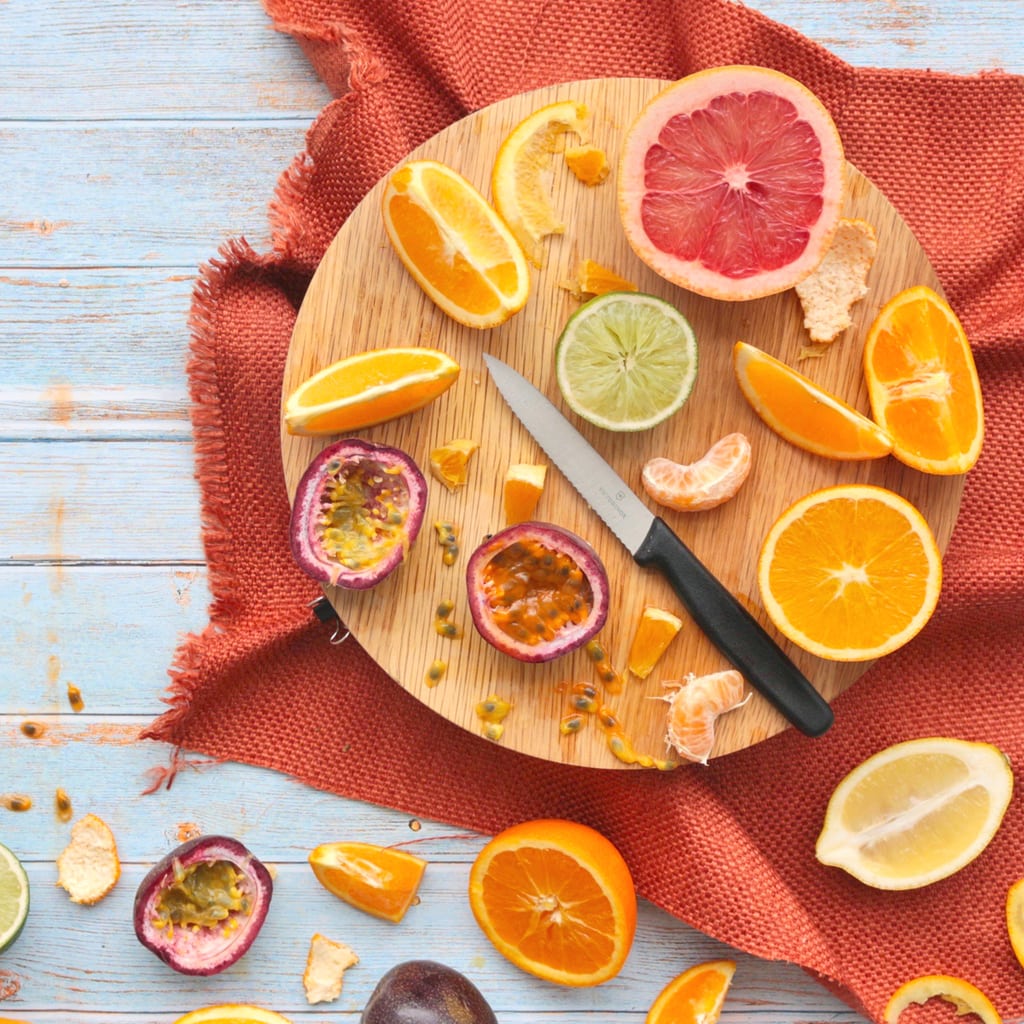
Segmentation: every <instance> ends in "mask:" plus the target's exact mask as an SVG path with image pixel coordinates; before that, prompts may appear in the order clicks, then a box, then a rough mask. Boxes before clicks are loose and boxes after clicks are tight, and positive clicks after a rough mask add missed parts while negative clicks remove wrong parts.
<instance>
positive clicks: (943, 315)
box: [864, 286, 985, 475]
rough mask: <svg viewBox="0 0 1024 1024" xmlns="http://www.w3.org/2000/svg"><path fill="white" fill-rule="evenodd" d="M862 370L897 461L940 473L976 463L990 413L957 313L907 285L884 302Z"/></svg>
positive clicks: (874, 410) (875, 412) (924, 290)
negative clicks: (985, 412)
mask: <svg viewBox="0 0 1024 1024" xmlns="http://www.w3.org/2000/svg"><path fill="white" fill-rule="evenodd" d="M864 375H865V377H866V379H867V385H868V397H869V399H870V401H871V411H872V414H873V416H874V417H875V419H876V420H877V421H878V422H879V423H880V424H881V425H882V427H884V428H885V429H886V430H887V431H888V432H889V433H890V434H891V435H892V439H893V452H892V453H893V455H895V456H896V458H897V459H899V460H900V461H901V462H904V463H906V464H907V465H908V466H911V467H913V468H914V469H918V470H920V471H921V472H922V473H937V474H940V475H950V474H954V473H966V472H967V470H969V469H970V468H971V467H972V466H973V465H974V464H975V462H977V461H978V456H979V455H980V454H981V444H982V440H983V439H984V434H985V419H984V412H983V409H982V400H981V384H980V382H979V381H978V371H977V368H976V367H975V365H974V356H973V354H972V353H971V346H970V344H969V342H968V341H967V335H966V334H965V333H964V329H963V327H962V326H961V324H960V321H959V320H958V319H957V317H956V314H955V313H954V312H953V310H952V309H950V308H949V304H948V303H947V302H946V301H945V300H944V299H942V298H941V297H940V296H938V295H937V294H936V293H935V292H933V291H932V290H931V289H930V288H926V287H923V286H919V287H916V288H908V289H906V290H905V291H902V292H900V293H899V294H898V295H896V296H895V297H894V298H892V299H890V300H889V302H887V303H886V304H885V306H883V307H882V310H881V312H880V313H879V314H878V316H877V317H876V318H875V321H874V323H873V324H872V325H871V329H870V330H869V331H868V336H867V340H866V341H865V343H864Z"/></svg>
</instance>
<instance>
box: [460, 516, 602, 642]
mask: <svg viewBox="0 0 1024 1024" xmlns="http://www.w3.org/2000/svg"><path fill="white" fill-rule="evenodd" d="M466 589H467V593H468V595H469V610H470V614H471V615H472V616H473V625H474V626H475V627H476V629H477V632H478V633H479V634H480V635H481V636H482V637H483V638H484V639H485V640H486V641H487V642H488V643H489V644H491V646H492V647H495V648H497V650H499V651H501V652H502V653H503V654H508V655H511V656H512V657H513V658H517V659H518V660H519V661H528V662H539V661H551V660H553V659H554V658H559V657H561V656H562V655H563V654H568V652H569V651H573V650H575V649H576V648H577V647H579V646H581V645H582V644H585V643H586V642H587V641H588V640H589V639H590V638H591V637H592V636H593V635H594V634H595V633H597V632H598V631H599V630H600V629H601V627H602V626H603V625H604V623H605V619H606V618H607V617H608V575H607V573H606V572H605V568H604V565H603V564H602V562H601V559H600V558H599V557H598V555H597V552H596V551H594V549H593V548H592V547H591V546H590V545H589V544H588V543H587V542H586V541H585V540H583V539H582V538H580V537H577V536H576V534H574V533H571V532H570V531H569V530H566V529H564V528H562V527H561V526H555V525H553V524H552V523H538V522H526V523H516V524H515V525H514V526H509V527H507V528H506V529H504V530H501V531H500V532H498V533H495V534H493V535H492V536H491V537H489V538H487V540H485V541H484V542H483V544H481V545H480V546H479V547H478V548H477V549H476V551H474V552H473V554H472V555H471V556H470V559H469V564H468V565H467V567H466Z"/></svg>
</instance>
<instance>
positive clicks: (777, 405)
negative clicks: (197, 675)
mask: <svg viewBox="0 0 1024 1024" xmlns="http://www.w3.org/2000/svg"><path fill="white" fill-rule="evenodd" d="M732 358H733V369H734V370H735V372H736V381H737V383H738V384H739V386H740V390H741V391H742V392H743V396H744V397H745V398H746V400H747V401H748V402H749V403H750V405H751V408H752V409H753V410H754V412H756V413H757V415H758V416H760V417H761V419H762V420H763V421H764V422H765V423H766V424H767V425H768V426H769V427H770V428H771V429H772V430H774V431H775V433H776V434H778V435H779V436H780V437H783V438H785V439H786V440H787V441H789V442H790V444H795V445H796V446H797V447H798V448H803V449H804V451H808V452H813V453H814V454H815V455H823V456H825V458H828V459H854V460H860V459H880V458H882V457H883V456H885V455H888V454H889V453H890V452H891V451H892V439H891V438H890V437H889V435H888V434H887V433H886V432H885V431H884V430H883V429H882V428H881V427H880V426H879V425H878V424H877V423H875V422H874V421H873V420H870V419H868V417H867V416H863V415H861V413H859V412H857V410H856V409H854V408H853V406H851V405H848V404H847V403H846V402H844V401H843V400H842V399H841V398H838V397H836V396H835V395H832V394H829V393H828V392H827V391H825V390H824V389H822V388H819V387H818V386H817V385H816V384H814V383H813V382H812V381H810V380H808V378H807V377H805V376H804V375H803V374H802V373H798V372H797V371H796V370H794V369H792V368H791V367H789V366H787V365H786V364H785V363H783V362H781V361H780V360H778V359H776V358H775V357H774V356H770V355H768V353H767V352H762V351H761V349H759V348H755V347H754V346H753V345H748V344H747V343H746V342H743V341H737V342H736V344H735V345H734V346H733V350H732Z"/></svg>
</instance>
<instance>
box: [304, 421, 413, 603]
mask: <svg viewBox="0 0 1024 1024" xmlns="http://www.w3.org/2000/svg"><path fill="white" fill-rule="evenodd" d="M426 503H427V483H426V480H424V478H423V474H422V473H421V472H420V470H419V467H418V466H417V465H416V463H415V462H413V460H412V459H411V458H410V456H408V455H407V454H406V453H405V452H403V451H401V450H400V449H398V448H389V447H387V446H386V445H380V444H373V443H371V442H369V441H361V440H358V439H357V438H345V439H343V440H341V441H336V442H335V443H334V444H331V445H328V446H327V447H326V448H325V449H324V450H323V451H322V452H320V454H319V455H318V456H317V457H316V458H315V459H314V460H313V461H312V462H311V463H310V464H309V466H308V468H307V469H306V472H305V473H304V474H303V476H302V479H301V480H300V481H299V486H298V489H297V490H296V492H295V501H294V503H293V505H292V517H291V544H292V554H293V555H294V557H295V561H296V562H297V563H298V565H299V567H300V568H301V569H302V570H303V571H304V572H305V573H307V574H308V575H310V576H312V577H313V579H315V580H319V581H320V582H321V583H329V584H331V585H332V586H336V587H345V588H348V589H350V590H366V589H368V588H370V587H373V586H376V585H377V584H378V583H380V581H381V580H382V579H384V577H385V576H387V575H389V574H390V573H392V572H393V571H394V570H395V569H397V568H398V566H399V564H400V563H401V562H402V561H403V560H404V559H405V556H406V554H407V553H408V551H409V549H410V548H411V547H412V545H413V542H414V541H415V540H416V537H417V535H418V534H419V532H420V527H421V526H422V525H423V512H424V509H425V508H426Z"/></svg>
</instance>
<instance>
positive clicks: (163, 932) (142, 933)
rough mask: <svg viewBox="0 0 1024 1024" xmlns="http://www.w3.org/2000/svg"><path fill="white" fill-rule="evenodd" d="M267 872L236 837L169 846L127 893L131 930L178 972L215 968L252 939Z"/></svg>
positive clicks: (266, 894) (261, 913) (261, 914)
mask: <svg viewBox="0 0 1024 1024" xmlns="http://www.w3.org/2000/svg"><path fill="white" fill-rule="evenodd" d="M273 892H274V883H273V881H272V880H271V877H270V872H269V871H267V869H266V868H265V867H264V866H263V864H262V863H260V861H258V860H257V859H256V858H255V857H254V856H253V855H252V854H251V853H250V852H249V851H248V850H247V849H246V848H245V847H244V846H243V845H242V844H241V843H240V842H238V840H237V839H230V838H228V837H227V836H199V837H197V838H196V839H190V840H189V841H188V842H187V843H182V844H181V846H179V847H177V848H176V849H174V850H172V851H171V852H170V853H169V854H168V855H167V856H166V857H164V859H163V860H162V861H160V862H159V863H158V864H157V865H156V866H155V867H153V869H152V870H151V871H150V872H149V873H148V874H147V875H146V877H145V878H144V879H143V880H142V882H141V883H140V885H139V888H138V891H137V892H136V894H135V915H134V916H135V934H136V935H137V936H138V938H139V942H141V943H142V944H143V945H144V946H145V947H146V948H147V949H150V950H152V951H153V952H154V953H155V954H156V955H157V956H158V957H159V958H160V959H161V960H163V961H164V962H165V963H167V964H169V965H170V966H171V967H173V968H174V969H175V970H176V971H179V972H180V973H181V974H202V975H207V974H217V973H218V972H220V971H223V970H224V969H225V968H227V967H230V966H231V965H232V964H233V963H234V962H235V961H236V960H238V959H239V957H241V956H242V954H244V953H245V952H246V950H247V949H248V948H249V947H250V946H251V945H252V942H253V939H255V938H256V935H257V933H258V932H259V930H260V928H261V927H262V926H263V921H264V919H265V918H266V916H267V910H268V909H269V908H270V898H271V896H272V895H273Z"/></svg>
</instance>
